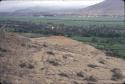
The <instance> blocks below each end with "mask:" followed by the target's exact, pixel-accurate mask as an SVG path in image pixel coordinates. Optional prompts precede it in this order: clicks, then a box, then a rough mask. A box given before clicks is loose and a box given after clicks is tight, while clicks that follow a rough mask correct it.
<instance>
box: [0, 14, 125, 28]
mask: <svg viewBox="0 0 125 84" xmlns="http://www.w3.org/2000/svg"><path fill="white" fill-rule="evenodd" d="M1 20H14V21H15V20H16V21H27V22H33V23H36V24H41V23H53V24H64V25H67V26H84V27H88V26H89V25H98V26H102V25H106V26H108V27H120V28H124V22H123V20H124V18H123V17H83V16H39V17H38V16H29V17H26V16H18V17H17V16H15V17H14V16H0V21H1Z"/></svg>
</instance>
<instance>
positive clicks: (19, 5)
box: [0, 0, 104, 12]
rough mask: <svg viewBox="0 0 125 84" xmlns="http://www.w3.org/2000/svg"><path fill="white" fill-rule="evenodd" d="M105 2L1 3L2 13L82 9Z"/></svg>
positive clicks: (86, 0)
mask: <svg viewBox="0 0 125 84" xmlns="http://www.w3.org/2000/svg"><path fill="white" fill-rule="evenodd" d="M102 1H104V0H76V1H72V0H68V1H65V0H63V1H62V0H53V1H46V0H44V1H28V0H27V1H12V0H11V1H9V0H8V1H2V2H1V3H0V12H2V11H14V10H17V9H20V8H27V7H33V6H42V7H51V8H52V7H57V8H80V7H81V8H82V7H86V6H89V5H93V4H96V3H99V2H102Z"/></svg>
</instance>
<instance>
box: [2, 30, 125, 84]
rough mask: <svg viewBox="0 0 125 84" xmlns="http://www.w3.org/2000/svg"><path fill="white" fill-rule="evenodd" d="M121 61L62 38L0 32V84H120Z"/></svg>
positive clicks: (124, 79)
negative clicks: (27, 36) (34, 36)
mask: <svg viewBox="0 0 125 84" xmlns="http://www.w3.org/2000/svg"><path fill="white" fill-rule="evenodd" d="M124 64H125V61H124V60H122V59H120V58H114V57H109V56H106V55H105V54H104V53H103V52H102V51H100V50H98V49H95V48H94V47H92V46H90V45H88V44H84V43H81V42H77V41H75V40H71V39H69V38H66V37H62V36H50V37H41V38H26V37H22V36H19V35H17V34H12V33H4V32H2V33H0V84H93V83H95V84H97V83H98V84H103V83H104V84H105V83H106V84H109V83H116V84H117V83H121V84H122V83H123V82H125V77H124V76H125V65H124Z"/></svg>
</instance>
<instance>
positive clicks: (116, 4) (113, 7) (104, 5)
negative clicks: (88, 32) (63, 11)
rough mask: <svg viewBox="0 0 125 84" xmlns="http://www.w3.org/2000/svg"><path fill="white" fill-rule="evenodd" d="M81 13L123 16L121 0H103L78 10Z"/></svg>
mask: <svg viewBox="0 0 125 84" xmlns="http://www.w3.org/2000/svg"><path fill="white" fill-rule="evenodd" d="M80 14H81V15H88V16H124V2H123V0H115V1H114V0H105V1H103V2H101V3H99V4H95V5H93V6H89V7H87V8H83V9H81V10H80Z"/></svg>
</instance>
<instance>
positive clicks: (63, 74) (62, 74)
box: [58, 73, 69, 77]
mask: <svg viewBox="0 0 125 84" xmlns="http://www.w3.org/2000/svg"><path fill="white" fill-rule="evenodd" d="M58 75H60V76H63V77H69V76H68V74H66V73H59V74H58Z"/></svg>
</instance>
